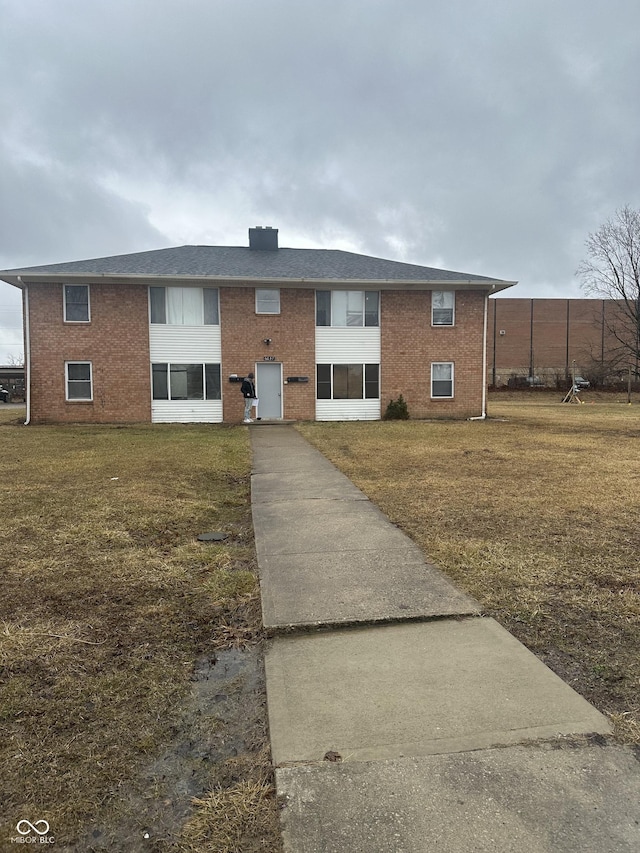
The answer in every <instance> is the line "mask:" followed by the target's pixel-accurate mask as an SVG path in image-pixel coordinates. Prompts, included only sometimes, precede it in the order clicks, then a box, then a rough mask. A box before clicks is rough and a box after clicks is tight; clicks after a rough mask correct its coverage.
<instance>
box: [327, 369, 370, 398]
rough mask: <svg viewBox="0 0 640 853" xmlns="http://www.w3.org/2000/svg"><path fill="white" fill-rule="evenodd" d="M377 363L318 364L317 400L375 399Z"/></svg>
mask: <svg viewBox="0 0 640 853" xmlns="http://www.w3.org/2000/svg"><path fill="white" fill-rule="evenodd" d="M379 375H380V366H379V365H378V364H318V365H317V367H316V396H317V399H318V400H363V399H366V400H377V399H378V398H379V396H380V390H379V389H380V381H379Z"/></svg>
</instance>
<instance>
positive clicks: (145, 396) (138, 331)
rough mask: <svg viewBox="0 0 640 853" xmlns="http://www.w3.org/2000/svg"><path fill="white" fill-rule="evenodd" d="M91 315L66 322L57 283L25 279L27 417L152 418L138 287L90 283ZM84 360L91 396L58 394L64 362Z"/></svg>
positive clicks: (145, 324)
mask: <svg viewBox="0 0 640 853" xmlns="http://www.w3.org/2000/svg"><path fill="white" fill-rule="evenodd" d="M89 290H90V305H91V321H90V322H89V323H65V322H64V321H63V304H62V302H63V297H62V285H61V284H30V285H29V324H30V338H31V377H30V381H31V420H32V421H33V422H34V423H43V422H46V421H51V422H60V421H62V422H89V423H135V422H149V421H150V420H151V388H150V373H149V370H150V368H149V333H148V328H149V319H148V317H149V315H148V307H147V305H148V302H147V288H146V287H144V286H142V285H121V284H118V285H110V284H102V285H92V286H90V288H89ZM67 361H90V362H91V363H92V366H93V400H92V401H86V402H85V401H73V402H67V401H66V400H65V397H66V393H65V362H67Z"/></svg>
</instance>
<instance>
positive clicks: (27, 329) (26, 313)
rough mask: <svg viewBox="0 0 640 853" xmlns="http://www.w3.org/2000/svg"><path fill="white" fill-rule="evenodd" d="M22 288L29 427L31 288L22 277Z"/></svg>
mask: <svg viewBox="0 0 640 853" xmlns="http://www.w3.org/2000/svg"><path fill="white" fill-rule="evenodd" d="M18 281H19V282H20V287H21V288H22V292H23V293H24V300H23V308H22V310H23V311H24V366H25V377H24V378H25V390H26V392H27V416H26V418H25V420H24V425H25V426H29V424H30V423H31V332H30V327H29V287H28V285H26V284H25V283H24V282H23V281H22V278H21V277H20V276H18Z"/></svg>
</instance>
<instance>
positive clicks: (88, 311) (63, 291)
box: [62, 283, 91, 323]
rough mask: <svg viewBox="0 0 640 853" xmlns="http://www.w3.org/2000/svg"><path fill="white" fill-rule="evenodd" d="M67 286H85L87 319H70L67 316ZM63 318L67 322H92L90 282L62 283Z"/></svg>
mask: <svg viewBox="0 0 640 853" xmlns="http://www.w3.org/2000/svg"><path fill="white" fill-rule="evenodd" d="M67 287H84V288H86V290H87V319H86V320H69V318H68V317H67ZM62 303H63V309H62V310H63V315H62V316H63V319H64V322H65V323H90V322H91V289H90V287H89V285H88V284H66V283H65V284H63V285H62Z"/></svg>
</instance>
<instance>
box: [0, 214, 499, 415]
mask: <svg viewBox="0 0 640 853" xmlns="http://www.w3.org/2000/svg"><path fill="white" fill-rule="evenodd" d="M0 278H2V279H3V280H4V281H7V282H9V283H10V284H13V285H15V286H16V287H20V288H21V289H22V291H23V295H24V297H23V298H24V318H25V359H26V364H27V391H28V417H27V420H28V421H31V422H34V423H38V422H45V421H50V422H51V421H57V422H61V421H66V422H79V421H82V422H92V423H117V422H149V421H152V422H182V423H186V422H222V421H227V422H239V421H241V420H242V413H243V400H242V396H241V394H240V385H239V383H238V381H237V380H238V379H240V378H241V377H242V376H245V375H247V374H248V373H249V372H250V371H251V372H253V373H255V376H256V385H257V393H258V395H259V398H260V405H259V412H258V414H259V416H260V417H261V418H262V419H276V420H277V419H282V418H286V419H305V420H313V419H317V420H355V419H360V420H365V419H369V420H374V419H377V418H380V417H381V415H382V414H383V413H384V411H385V409H386V406H387V403H388V402H389V400H391V399H396V398H397V397H398V396H399V395H400V394H402V395H403V396H404V398H405V400H406V401H407V403H408V407H409V412H410V415H411V416H412V417H417V418H431V417H478V416H482V415H483V413H484V405H485V387H486V381H485V378H486V355H485V353H486V336H487V314H488V310H487V300H488V296H489V295H490V294H492V293H496V292H498V291H500V290H503V289H504V288H507V287H510V286H511V285H513V284H515V282H509V281H502V280H499V279H491V278H487V277H485V276H477V275H467V274H465V273H458V272H451V271H447V270H439V269H432V268H430V267H422V266H417V265H413V264H405V263H399V262H396V261H389V260H383V259H380V258H373V257H368V256H365V255H358V254H354V253H351V252H344V251H336V250H326V249H286V248H279V247H278V231H277V229H275V228H251V229H250V230H249V247H230V246H182V247H179V248H170V249H161V250H158V251H150V252H141V253H136V254H130V255H119V256H114V257H107V258H97V259H93V260H87V261H75V262H71V263H62V264H52V265H48V266H37V267H30V268H24V269H14V270H5V271H4V272H0Z"/></svg>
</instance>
